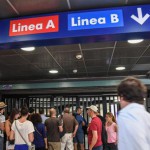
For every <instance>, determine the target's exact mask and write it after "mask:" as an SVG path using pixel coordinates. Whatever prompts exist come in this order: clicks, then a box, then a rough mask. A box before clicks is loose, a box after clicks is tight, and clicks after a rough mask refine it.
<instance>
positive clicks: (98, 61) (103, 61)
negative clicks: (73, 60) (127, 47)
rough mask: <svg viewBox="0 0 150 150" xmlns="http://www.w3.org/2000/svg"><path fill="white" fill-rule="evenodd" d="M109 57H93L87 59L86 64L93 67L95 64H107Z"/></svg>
mask: <svg viewBox="0 0 150 150" xmlns="http://www.w3.org/2000/svg"><path fill="white" fill-rule="evenodd" d="M109 61H110V60H109V58H107V59H101V60H98V59H91V60H89V59H88V60H87V61H85V64H86V66H87V67H93V66H105V65H109Z"/></svg>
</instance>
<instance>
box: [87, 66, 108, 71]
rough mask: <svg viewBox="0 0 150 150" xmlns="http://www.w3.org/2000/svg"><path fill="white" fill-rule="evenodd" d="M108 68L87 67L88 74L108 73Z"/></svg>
mask: <svg viewBox="0 0 150 150" xmlns="http://www.w3.org/2000/svg"><path fill="white" fill-rule="evenodd" d="M107 70H108V66H103V67H87V72H88V73H96V72H107Z"/></svg>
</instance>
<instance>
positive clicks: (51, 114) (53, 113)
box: [49, 108, 56, 117]
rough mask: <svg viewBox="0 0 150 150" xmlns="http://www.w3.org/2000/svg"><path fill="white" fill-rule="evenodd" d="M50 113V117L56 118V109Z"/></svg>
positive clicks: (52, 109)
mask: <svg viewBox="0 0 150 150" xmlns="http://www.w3.org/2000/svg"><path fill="white" fill-rule="evenodd" d="M49 113H50V116H51V117H52V116H56V109H55V108H51V109H50V110H49Z"/></svg>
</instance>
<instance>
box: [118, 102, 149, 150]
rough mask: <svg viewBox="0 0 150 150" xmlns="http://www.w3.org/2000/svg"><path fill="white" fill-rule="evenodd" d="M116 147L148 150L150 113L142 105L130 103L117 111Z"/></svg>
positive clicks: (126, 149)
mask: <svg viewBox="0 0 150 150" xmlns="http://www.w3.org/2000/svg"><path fill="white" fill-rule="evenodd" d="M118 127H119V128H118V149H119V150H150V114H149V113H148V112H147V111H146V110H145V108H144V106H143V105H140V104H137V103H131V104H129V105H127V106H126V107H124V108H123V109H122V110H121V111H120V112H119V117H118Z"/></svg>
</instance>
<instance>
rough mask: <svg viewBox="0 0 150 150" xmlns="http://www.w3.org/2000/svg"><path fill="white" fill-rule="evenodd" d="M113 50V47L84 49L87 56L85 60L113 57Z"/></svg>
mask: <svg viewBox="0 0 150 150" xmlns="http://www.w3.org/2000/svg"><path fill="white" fill-rule="evenodd" d="M112 51H113V49H112V48H108V49H100V50H90V51H83V56H84V58H85V61H87V60H88V59H106V58H110V57H111V55H112Z"/></svg>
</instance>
